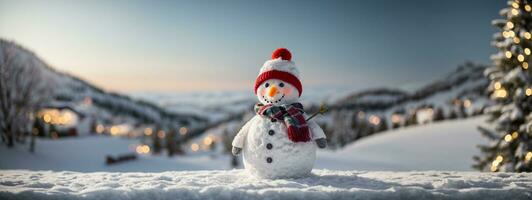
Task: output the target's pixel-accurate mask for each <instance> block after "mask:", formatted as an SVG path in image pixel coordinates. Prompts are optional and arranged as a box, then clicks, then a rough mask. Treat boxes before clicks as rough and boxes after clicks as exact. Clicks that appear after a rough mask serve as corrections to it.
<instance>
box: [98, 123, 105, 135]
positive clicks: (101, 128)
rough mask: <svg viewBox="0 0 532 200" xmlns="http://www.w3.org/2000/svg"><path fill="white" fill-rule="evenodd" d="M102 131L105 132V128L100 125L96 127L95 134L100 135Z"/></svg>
mask: <svg viewBox="0 0 532 200" xmlns="http://www.w3.org/2000/svg"><path fill="white" fill-rule="evenodd" d="M104 130H105V127H103V125H101V124H98V125H96V133H98V134H102V133H103V131H104Z"/></svg>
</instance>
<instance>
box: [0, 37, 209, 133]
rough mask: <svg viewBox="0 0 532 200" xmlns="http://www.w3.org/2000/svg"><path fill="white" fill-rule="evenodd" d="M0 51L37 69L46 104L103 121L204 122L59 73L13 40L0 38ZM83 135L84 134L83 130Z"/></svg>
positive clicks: (188, 123)
mask: <svg viewBox="0 0 532 200" xmlns="http://www.w3.org/2000/svg"><path fill="white" fill-rule="evenodd" d="M0 48H1V50H2V51H1V52H9V53H12V54H13V55H14V59H15V61H14V62H20V63H25V64H26V65H28V66H30V67H34V68H37V69H39V70H40V75H41V76H42V78H41V79H42V80H44V81H46V82H47V84H46V85H47V86H48V87H49V88H50V91H51V98H50V101H49V102H47V103H46V105H45V107H51V108H69V109H72V110H74V111H76V112H77V113H80V114H82V115H83V116H85V117H89V118H92V119H94V120H96V121H98V122H100V123H103V124H110V125H112V124H123V123H128V124H133V125H139V124H159V125H161V124H163V123H171V124H173V125H175V126H177V127H179V126H189V127H192V128H194V127H196V126H200V125H202V124H203V123H205V122H206V120H204V119H203V118H201V117H198V116H194V115H188V114H181V113H176V112H168V111H166V110H165V109H163V108H161V107H159V106H157V105H155V104H153V103H150V102H148V101H142V100H135V99H132V98H130V97H128V96H126V95H122V94H118V93H114V92H108V91H104V90H103V89H101V88H98V87H96V86H94V85H92V84H90V83H88V82H86V81H84V80H82V79H80V78H78V77H76V76H73V75H70V74H66V73H63V72H59V71H57V70H55V69H53V68H52V67H51V66H49V65H48V64H46V63H45V62H44V61H43V60H41V59H40V58H39V57H38V56H37V55H35V54H34V53H33V52H31V51H30V50H27V49H25V48H24V47H22V46H19V45H17V44H16V43H14V42H11V41H7V40H4V39H1V38H0ZM82 134H83V133H82Z"/></svg>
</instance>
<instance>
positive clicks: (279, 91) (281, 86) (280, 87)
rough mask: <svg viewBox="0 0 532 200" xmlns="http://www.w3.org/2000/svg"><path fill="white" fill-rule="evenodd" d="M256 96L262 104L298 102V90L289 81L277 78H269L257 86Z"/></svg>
mask: <svg viewBox="0 0 532 200" xmlns="http://www.w3.org/2000/svg"><path fill="white" fill-rule="evenodd" d="M257 98H258V99H259V101H260V102H261V103H262V104H264V105H266V104H274V105H283V104H290V103H295V102H298V100H299V91H298V90H297V89H296V87H294V86H293V85H292V84H290V83H287V82H285V81H282V80H279V79H270V80H267V81H265V82H263V83H262V84H261V85H260V86H259V88H257Z"/></svg>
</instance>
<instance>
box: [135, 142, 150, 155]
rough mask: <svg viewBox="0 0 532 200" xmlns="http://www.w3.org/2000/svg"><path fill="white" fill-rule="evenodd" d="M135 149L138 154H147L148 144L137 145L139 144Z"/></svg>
mask: <svg viewBox="0 0 532 200" xmlns="http://www.w3.org/2000/svg"><path fill="white" fill-rule="evenodd" d="M135 150H136V151H137V153H139V154H147V153H150V146H148V145H145V144H143V145H139V146H137V148H136V149H135Z"/></svg>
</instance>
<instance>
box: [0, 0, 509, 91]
mask: <svg viewBox="0 0 532 200" xmlns="http://www.w3.org/2000/svg"><path fill="white" fill-rule="evenodd" d="M504 6H506V5H505V1H498V0H467V1H459V0H448V1H427V0H404V1H392V0H389V1H287V2H285V1H125V0H118V1H20V0H17V1H6V0H0V37H2V38H5V39H10V40H14V41H16V42H18V43H20V44H21V45H23V46H26V47H27V48H29V49H31V50H33V51H35V52H36V53H37V54H38V55H39V56H40V57H41V58H43V59H44V60H45V61H46V62H48V63H49V64H51V65H52V66H54V67H55V68H57V69H59V70H62V71H66V72H68V73H71V74H75V75H77V76H79V77H82V78H84V79H86V80H89V81H91V82H93V83H95V84H96V85H98V86H101V87H103V88H106V89H110V90H115V91H128V92H129V91H190V90H247V89H250V90H251V88H252V86H253V84H252V83H253V81H254V79H255V77H256V76H257V73H258V71H259V68H260V66H262V64H263V63H264V61H266V60H267V59H268V58H269V56H270V54H271V51H272V50H273V49H275V48H277V47H286V48H288V49H290V50H291V51H292V53H293V61H295V62H296V64H297V65H298V67H299V69H300V71H301V73H302V77H303V78H302V79H303V80H302V81H303V84H304V86H305V87H343V88H352V89H362V88H370V87H379V86H398V85H406V84H411V83H417V82H426V81H428V80H431V79H433V78H434V77H438V76H441V74H442V73H446V72H449V71H451V70H453V69H454V68H455V67H456V66H457V65H458V64H460V63H463V62H464V61H466V60H472V61H476V62H482V63H489V55H490V54H491V53H493V52H494V51H495V49H494V48H492V47H491V46H490V41H491V36H492V34H493V33H494V32H495V31H496V29H495V28H493V27H491V25H490V21H491V20H492V19H495V18H497V17H498V12H499V10H500V9H501V8H502V7H504Z"/></svg>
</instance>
